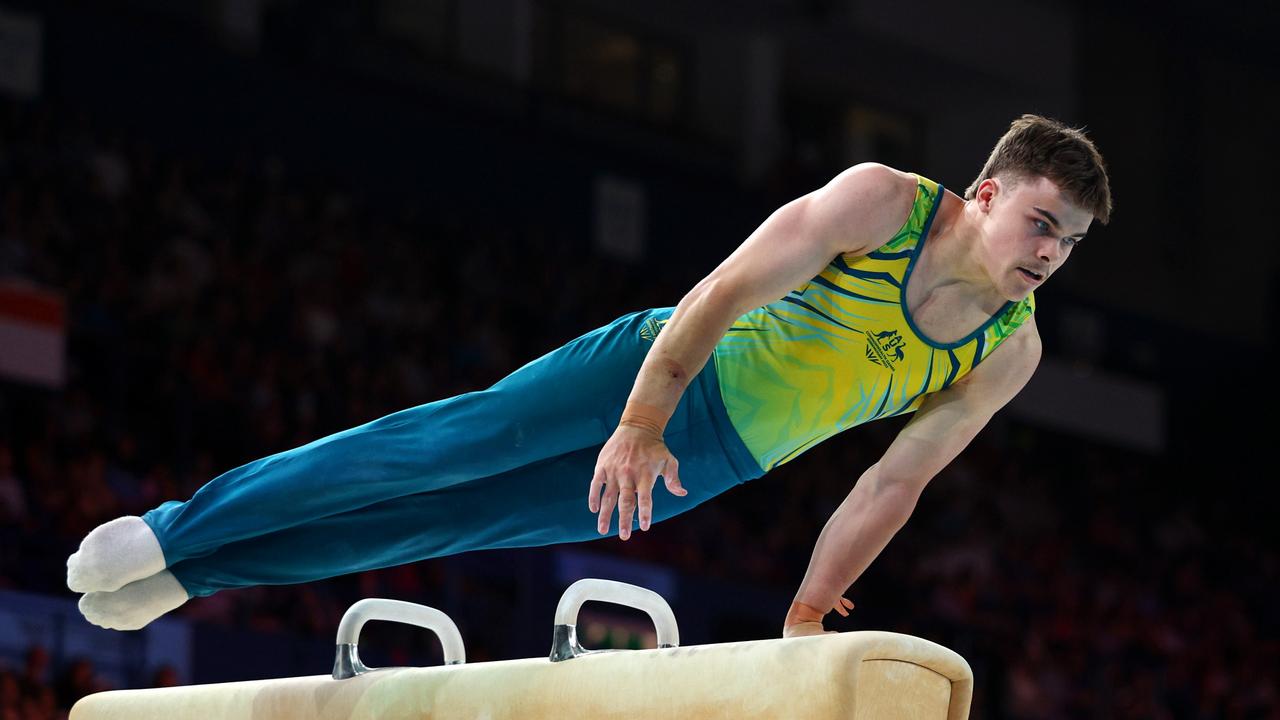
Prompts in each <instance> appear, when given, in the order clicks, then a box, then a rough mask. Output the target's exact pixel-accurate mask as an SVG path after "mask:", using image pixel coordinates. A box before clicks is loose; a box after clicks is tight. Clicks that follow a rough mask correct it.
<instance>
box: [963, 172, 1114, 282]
mask: <svg viewBox="0 0 1280 720" xmlns="http://www.w3.org/2000/svg"><path fill="white" fill-rule="evenodd" d="M974 200H975V201H976V202H977V204H978V210H979V212H980V213H982V218H983V222H982V243H981V247H980V250H979V254H980V258H979V259H980V261H981V263H982V265H983V268H984V269H985V270H986V272H987V274H988V276H989V277H990V278H991V281H992V284H993V285H994V286H995V287H996V289H997V291H998V292H999V293H1000V295H1001V296H1003V297H1004V299H1006V300H1010V301H1014V302H1017V301H1018V300H1022V299H1024V298H1026V297H1027V295H1030V294H1031V292H1032V291H1033V290H1035V289H1036V288H1038V287H1040V286H1041V285H1043V284H1044V283H1045V281H1046V280H1048V279H1049V276H1051V275H1053V274H1054V273H1055V272H1057V271H1058V269H1059V268H1061V267H1062V265H1063V264H1064V263H1065V262H1066V261H1067V258H1068V257H1070V256H1071V251H1072V250H1073V249H1075V247H1076V245H1077V244H1078V243H1079V242H1080V240H1081V239H1082V238H1083V237H1084V234H1085V232H1087V231H1088V229H1089V223H1091V222H1093V215H1091V214H1090V213H1089V212H1088V211H1087V210H1082V209H1080V208H1079V207H1077V206H1075V205H1072V204H1071V202H1070V201H1069V200H1068V199H1067V197H1066V196H1065V195H1064V194H1063V193H1062V192H1061V191H1060V190H1058V186H1057V185H1054V184H1053V182H1052V181H1051V180H1049V179H1048V178H1044V177H1037V178H1034V179H1030V178H1029V179H1021V180H1017V181H1014V182H1010V181H1007V180H1004V179H1002V178H1001V177H996V178H988V179H987V180H984V181H983V182H982V184H981V185H979V186H978V190H977V192H976V194H975V197H974Z"/></svg>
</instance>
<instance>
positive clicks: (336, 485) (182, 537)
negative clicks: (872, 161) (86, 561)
mask: <svg viewBox="0 0 1280 720" xmlns="http://www.w3.org/2000/svg"><path fill="white" fill-rule="evenodd" d="M672 312H673V308H659V309H655V310H643V311H640V312H635V313H631V314H628V315H625V316H623V317H621V318H618V319H617V320H615V321H613V322H612V323H610V324H609V325H606V326H605V327H602V328H599V329H597V330H593V331H592V332H589V333H587V334H586V335H583V336H582V337H579V338H577V339H575V340H573V341H571V342H569V343H567V344H566V345H564V346H562V347H560V348H558V349H556V350H554V351H552V352H550V353H548V354H546V355H544V356H542V357H540V358H538V359H537V360H534V361H533V362H530V363H529V364H527V365H525V366H524V367H521V368H520V369H518V370H516V371H515V372H513V373H511V374H510V375H508V376H507V377H505V378H503V379H502V380H500V381H499V382H497V383H496V384H494V385H493V386H492V387H490V388H488V389H486V390H480V391H477V392H469V393H464V394H462V395H458V396H456V397H451V398H448V399H445V400H439V401H436V402H431V403H427V404H425V405H420V406H418V407H413V408H409V409H406V410H402V411H400V412H396V413H392V414H390V415H387V416H386V417H383V418H380V419H378V420H374V421H372V422H369V423H366V424H364V425H361V426H359V427H355V428H352V429H350V430H344V431H342V432H339V433H335V434H333V435H330V436H328V437H325V438H321V439H319V440H316V441H315V442H312V443H309V444H307V445H303V446H301V447H298V448H294V449H292V450H288V451H286V452H282V453H278V454H275V455H271V456H268V457H265V458H262V459H260V460H255V461H253V462H250V463H248V464H245V465H242V466H240V467H238V468H235V469H233V470H230V471H228V472H225V473H223V474H222V475H219V476H218V477H216V478H214V479H213V480H211V481H209V483H207V484H206V485H205V486H204V487H202V488H200V489H199V490H198V491H197V492H196V493H195V494H194V495H193V496H192V497H191V499H190V500H187V501H186V502H174V501H171V502H166V503H164V504H163V505H161V506H159V507H157V508H155V509H154V510H151V511H149V512H147V513H146V514H145V515H144V516H143V520H144V521H145V522H146V523H147V524H148V525H149V526H150V527H151V529H152V530H154V531H155V533H156V537H157V538H158V539H159V541H160V546H161V548H162V549H163V551H164V555H165V560H166V563H167V565H168V566H169V570H170V571H171V572H172V573H173V574H174V576H175V577H176V578H177V579H178V581H179V582H180V583H182V585H183V587H185V588H186V590H187V593H188V594H189V595H191V596H193V597H200V596H205V595H212V594H213V593H215V592H217V591H219V590H223V589H226V588H236V587H247V586H251V585H279V584H289V583H300V582H307V581H311V580H319V579H321V578H327V577H333V576H335V575H343V574H346V573H352V572H358V571H361V570H370V569H374V568H382V567H389V566H392V565H400V564H403V563H408V562H413V561H416V560H423V559H426V558H432V557H439V556H443V555H451V554H454V553H461V552H466V551H468V550H484V549H490V548H510V547H529V546H535V545H550V544H554V543H567V542H578V541H583V540H593V539H598V538H600V537H602V536H601V535H599V534H598V533H597V532H596V516H595V515H594V514H592V513H591V512H590V511H589V510H588V509H587V488H588V485H589V484H590V482H591V476H592V474H593V471H594V469H595V463H596V459H597V457H598V456H599V453H600V449H601V448H602V447H603V446H604V443H605V441H607V440H608V439H609V437H610V436H611V435H612V434H613V430H614V428H615V427H617V424H618V419H619V418H620V417H621V415H622V409H623V406H624V405H625V404H626V401H627V397H628V396H629V395H630V393H631V388H632V386H633V384H634V383H635V378H636V374H637V373H638V372H639V370H640V365H641V363H642V362H643V361H644V357H645V354H646V353H647V352H648V351H649V348H650V347H652V345H653V343H652V338H653V337H654V335H655V331H656V329H657V323H656V321H657V320H661V319H666V318H668V317H670V315H671V313H672ZM642 330H643V331H644V332H642ZM665 437H666V442H667V447H668V448H669V449H670V450H671V452H672V453H673V454H674V455H675V456H676V458H677V459H678V460H679V461H680V479H681V483H682V484H683V485H684V487H685V489H686V490H688V494H687V495H686V496H685V497H676V496H674V495H671V494H669V493H666V492H664V491H663V490H661V488H660V487H659V488H658V489H657V490H656V491H655V493H654V496H655V497H654V503H653V505H654V508H653V521H654V522H660V521H662V520H665V519H667V518H669V517H672V516H673V515H676V514H678V513H681V512H684V511H685V510H689V509H690V508H693V507H694V506H696V505H698V504H700V503H702V502H703V501H705V500H708V499H710V498H712V497H714V496H716V495H718V494H720V493H722V492H724V491H725V490H727V489H729V488H730V487H733V486H734V485H737V484H740V483H743V482H746V481H747V480H750V479H752V478H756V477H759V476H760V475H762V474H763V471H762V470H761V469H760V466H759V465H758V464H757V463H756V461H755V460H754V458H752V456H751V454H750V452H748V450H747V448H746V446H745V445H743V444H742V440H741V439H740V438H739V436H738V434H737V432H736V431H734V429H733V426H732V425H731V424H730V422H729V418H728V415H727V414H726V412H725V409H724V404H723V402H722V401H721V399H720V389H719V384H718V382H717V379H716V375H715V362H714V359H713V360H709V361H708V362H707V364H706V366H705V367H704V369H703V370H702V371H701V372H700V373H699V374H698V376H697V377H696V378H695V379H694V381H693V382H691V383H690V384H689V387H688V388H687V389H686V391H685V393H684V396H683V397H682V399H681V400H680V404H679V406H678V407H677V408H676V411H675V413H674V415H673V416H672V418H671V420H670V422H669V423H668V424H667V429H666V434H665ZM633 527H635V528H638V527H639V521H638V519H637V520H636V521H635V523H634V526H633ZM616 532H617V522H616V519H615V521H614V523H613V524H612V526H611V534H613V533H616Z"/></svg>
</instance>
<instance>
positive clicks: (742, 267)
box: [587, 163, 915, 540]
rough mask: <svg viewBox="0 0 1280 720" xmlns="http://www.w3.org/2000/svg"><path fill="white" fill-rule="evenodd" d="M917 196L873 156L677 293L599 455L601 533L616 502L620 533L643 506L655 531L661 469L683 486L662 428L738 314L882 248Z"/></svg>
mask: <svg viewBox="0 0 1280 720" xmlns="http://www.w3.org/2000/svg"><path fill="white" fill-rule="evenodd" d="M914 196H915V180H914V179H913V178H911V176H909V175H906V174H905V173H901V172H898V171H896V170H893V169H892V168H889V167H886V166H884V165H879V164H876V163H863V164H860V165H855V166H853V167H851V168H849V169H848V170H845V171H844V172H842V173H840V174H839V175H837V176H836V177H835V178H833V179H832V180H831V181H830V182H829V183H827V184H826V185H825V186H823V187H822V188H819V189H818V190H815V191H813V192H811V193H809V194H807V195H804V196H803V197H800V198H797V199H795V200H792V201H791V202H789V203H787V204H786V205H783V206H782V207H780V208H778V209H777V210H776V211H774V213H773V214H772V215H770V216H769V218H768V219H766V220H765V221H764V222H763V223H762V224H761V225H760V227H759V228H757V229H756V231H755V232H753V233H752V234H751V236H750V237H748V238H747V239H746V240H745V241H743V243H742V244H741V245H740V246H738V248H737V249H736V250H734V251H733V253H732V254H730V255H729V257H728V258H726V259H725V260H724V262H722V263H720V265H719V266H718V267H717V268H716V269H715V270H713V271H712V272H711V274H709V275H707V277H705V278H703V279H702V280H701V281H700V282H699V283H698V284H697V285H695V286H694V287H693V289H692V290H690V291H689V293H688V294H686V295H685V296H684V298H682V299H681V300H680V303H679V304H678V305H676V308H675V311H674V312H673V313H672V315H671V319H670V320H669V321H668V322H667V324H666V327H664V328H663V330H662V332H661V333H660V334H659V335H658V337H657V340H656V341H655V342H654V344H653V347H651V348H650V349H649V353H648V355H647V356H646V357H645V360H644V363H643V364H642V365H641V367H640V371H639V373H638V374H637V376H636V381H635V385H634V386H633V387H632V390H631V395H630V397H629V398H628V401H627V407H626V410H624V411H623V414H622V419H621V421H620V422H619V424H618V428H617V429H616V430H615V431H614V433H613V436H612V437H610V438H609V441H608V442H607V443H605V445H604V447H603V448H602V449H601V451H600V456H599V459H598V460H597V461H596V467H595V474H594V475H593V476H592V478H591V485H590V488H589V490H588V494H587V506H588V507H589V508H590V510H591V512H593V513H598V515H599V518H598V521H597V530H598V531H599V532H600V534H602V535H603V534H606V533H608V532H609V526H610V523H611V520H612V516H613V509H614V507H615V505H616V506H617V509H618V535H619V537H621V538H622V539H623V540H626V539H627V538H628V537H630V535H631V524H632V518H633V514H634V513H635V512H636V510H637V509H638V510H639V516H640V518H639V519H640V529H641V530H648V529H649V523H650V520H651V518H652V509H653V495H652V493H653V486H654V485H655V484H657V478H658V476H659V475H661V476H662V477H663V479H664V481H665V483H666V486H667V489H668V490H669V491H670V492H672V493H673V494H676V495H684V494H685V492H686V491H685V490H684V489H683V488H682V487H681V486H680V479H679V468H678V462H677V460H676V458H675V457H674V456H673V455H672V454H671V452H670V451H669V450H668V449H667V446H666V444H665V443H664V442H663V439H662V432H663V429H664V427H665V426H666V423H667V421H668V420H669V419H670V418H671V415H672V413H674V412H675V408H676V405H677V404H679V402H680V396H681V395H682V394H683V393H684V390H685V388H686V387H687V386H688V384H689V382H690V381H691V380H692V379H693V378H694V377H696V376H697V374H698V372H700V371H701V370H702V367H703V366H704V365H705V364H706V362H707V360H708V358H710V357H711V352H712V350H713V349H714V348H715V345H716V343H718V342H719V341H720V339H721V338H723V337H724V335H725V333H726V332H728V330H729V328H730V327H731V326H732V325H733V322H734V321H735V320H737V319H738V318H739V317H741V316H742V314H743V313H746V312H747V311H749V310H752V309H754V308H757V307H760V306H762V305H765V304H767V303H770V302H773V301H774V300H777V299H778V298H780V297H782V296H784V295H786V294H787V293H788V292H790V291H791V290H793V289H795V288H797V287H799V286H801V285H802V284H804V283H805V282H806V281H808V280H810V279H811V278H813V277H814V276H815V275H817V274H818V273H819V272H821V271H822V269H823V268H824V267H826V266H827V264H828V263H829V262H831V259H832V258H834V257H835V256H837V255H839V254H841V253H865V252H869V251H870V250H872V249H874V248H875V247H878V244H879V243H881V242H883V241H884V240H885V239H887V238H889V237H891V236H892V234H893V232H894V230H895V229H896V228H897V227H898V225H900V224H901V222H902V218H903V217H904V216H905V215H906V214H907V212H908V210H909V209H910V205H911V202H912V201H913V199H914ZM602 492H603V495H602Z"/></svg>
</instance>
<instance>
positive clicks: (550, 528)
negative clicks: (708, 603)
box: [80, 386, 754, 630]
mask: <svg viewBox="0 0 1280 720" xmlns="http://www.w3.org/2000/svg"><path fill="white" fill-rule="evenodd" d="M705 389H706V388H705V386H697V387H695V388H694V389H692V390H691V391H690V392H688V393H686V395H685V397H684V398H683V399H682V400H681V406H680V407H679V408H677V411H676V415H677V416H679V417H680V418H681V422H680V427H679V428H678V429H673V430H671V431H669V432H668V433H667V438H666V439H667V444H668V446H669V447H670V448H671V450H672V452H673V453H674V454H675V455H676V456H677V457H679V458H680V459H681V475H682V476H683V477H684V478H685V479H686V483H685V484H686V488H687V489H688V490H689V493H688V494H687V495H686V496H684V497H676V496H670V497H668V496H665V495H664V496H662V497H661V498H656V499H655V501H654V515H653V519H654V522H655V523H656V522H660V521H662V520H665V519H667V518H669V517H672V516H674V515H676V514H678V513H680V512H684V511H685V510H688V509H690V508H692V507H694V506H696V505H698V504H699V503H701V502H703V501H705V500H707V499H710V498H711V497H714V496H715V495H717V494H719V493H721V492H723V491H724V490H726V489H728V488H729V487H732V486H733V485H736V484H738V483H740V482H743V481H745V480H746V479H749V478H750V477H753V476H754V474H747V475H744V474H743V473H742V472H741V470H740V469H739V467H740V466H735V464H734V463H733V462H732V461H731V460H730V459H729V457H728V456H727V453H726V451H725V449H724V447H723V445H722V443H721V439H720V436H719V435H718V434H717V431H716V428H715V426H714V424H713V422H712V421H711V420H710V418H709V417H708V413H707V411H706V408H705V407H703V405H704V404H705V396H704V395H703V391H704V390H705ZM695 390H696V391H695ZM712 401H713V402H718V398H713V399H712ZM669 429H670V426H669ZM602 446H603V443H601V444H599V445H594V446H591V447H587V448H583V449H580V450H576V451H573V452H569V453H565V454H563V455H560V456H557V457H554V458H547V459H544V460H540V461H537V462H534V463H531V464H529V465H525V466H523V467H520V468H516V469H513V470H509V471H506V472H503V473H499V474H498V475H494V476H491V477H485V478H479V479H475V480H471V481H468V482H464V483H455V484H452V485H449V486H446V487H440V488H436V489H432V490H428V491H426V492H421V493H417V494H414V495H407V496H402V497H398V498H392V499H389V500H385V501H383V502H380V503H376V504H373V505H369V506H366V507H363V508H359V509H356V510H351V511H348V512H344V513H340V514H337V515H333V516H330V517H327V518H321V519H317V520H313V521H311V522H308V523H306V524H304V525H298V526H295V527H292V528H288V529H285V530H280V531H278V532H274V533H270V534H267V535H262V536H259V537H255V538H249V539H246V540H242V541H239V542H235V543H229V544H225V545H223V546H222V547H220V548H218V549H217V550H215V551H214V552H212V553H209V554H207V555H204V556H202V557H198V558H192V559H189V560H184V561H183V562H179V563H177V564H175V565H173V566H172V567H170V568H169V569H168V570H167V571H165V572H163V573H159V574H157V575H156V576H153V577H151V578H147V579H145V580H141V581H138V582H135V583H131V584H129V585H126V586H125V587H123V588H121V589H120V590H118V591H115V592H93V593H89V594H87V595H85V596H84V598H82V599H81V602H80V608H81V611H82V612H83V613H84V614H85V617H86V618H88V619H89V620H90V621H91V622H93V623H95V624H98V625H102V626H104V627H112V628H116V629H121V630H132V629H136V628H139V627H142V626H144V625H146V624H147V623H149V622H151V621H152V620H154V619H155V618H156V617H159V616H160V615H162V614H164V613H166V612H168V611H170V610H172V609H173V608H176V607H178V606H179V605H181V604H182V603H183V602H185V601H186V600H187V598H188V597H199V596H207V595H212V594H213V593H215V592H218V591H220V590H224V589H228V588H239V587H247V586H252V585H263V584H289V583H301V582H308V581H312V580H318V579H322V578H326V577H332V576H335V575H341V574H346V573H352V572H359V571H363V570H370V569H375V568H382V567H389V566H392V565H400V564H404V563H408V562H414V561H417V560H422V559H426V558H432V557H440V556H445V555H453V554H456V553H461V552H466V551H469V550H484V549H492V548H506V547H528V546H535V545H549V544H554V543H564V542H577V541H584V540H593V539H598V538H599V537H601V536H600V535H599V534H597V532H596V518H595V516H594V514H592V513H590V512H588V511H587V506H586V488H587V485H588V483H589V482H590V479H591V475H592V471H593V469H594V467H595V462H596V458H597V456H598V455H599V452H600V448H601V447H602ZM637 522H638V521H637Z"/></svg>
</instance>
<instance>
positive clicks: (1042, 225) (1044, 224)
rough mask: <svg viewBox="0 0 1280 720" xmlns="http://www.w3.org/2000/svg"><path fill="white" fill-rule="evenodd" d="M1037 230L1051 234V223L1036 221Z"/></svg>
mask: <svg viewBox="0 0 1280 720" xmlns="http://www.w3.org/2000/svg"><path fill="white" fill-rule="evenodd" d="M1035 223H1036V229H1037V230H1039V231H1040V232H1042V233H1045V232H1049V223H1047V222H1045V221H1043V220H1036V221H1035Z"/></svg>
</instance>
